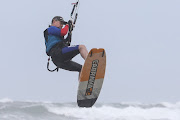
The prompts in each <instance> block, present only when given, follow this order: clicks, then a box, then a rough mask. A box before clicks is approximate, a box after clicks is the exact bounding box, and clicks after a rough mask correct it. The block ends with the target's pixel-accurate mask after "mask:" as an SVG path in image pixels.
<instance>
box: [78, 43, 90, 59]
mask: <svg viewBox="0 0 180 120" xmlns="http://www.w3.org/2000/svg"><path fill="white" fill-rule="evenodd" d="M79 52H80V54H81V56H82V58H83V59H84V60H85V59H86V58H87V56H88V51H87V49H86V46H85V45H79Z"/></svg>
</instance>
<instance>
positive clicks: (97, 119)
mask: <svg viewBox="0 0 180 120" xmlns="http://www.w3.org/2000/svg"><path fill="white" fill-rule="evenodd" d="M9 102H11V103H10V104H9ZM12 119H13V120H180V102H177V103H175V104H173V103H168V102H162V103H158V104H142V103H125V102H124V103H111V104H95V106H94V107H92V108H79V107H78V106H77V105H76V103H66V104H65V103H52V102H32V101H31V102H27V101H24V102H16V101H14V102H12V100H10V99H2V100H1V102H0V120H12Z"/></svg>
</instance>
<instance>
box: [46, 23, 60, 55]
mask: <svg viewBox="0 0 180 120" xmlns="http://www.w3.org/2000/svg"><path fill="white" fill-rule="evenodd" d="M44 38H45V45H46V53H47V55H48V54H49V52H50V50H51V48H52V47H53V46H55V45H56V44H57V43H59V42H63V39H62V37H61V29H60V28H57V27H55V26H50V27H49V28H47V29H46V30H45V31H44Z"/></svg>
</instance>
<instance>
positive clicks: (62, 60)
mask: <svg viewBox="0 0 180 120" xmlns="http://www.w3.org/2000/svg"><path fill="white" fill-rule="evenodd" d="M79 53H80V52H79V45H73V46H67V47H58V46H56V47H55V48H52V50H51V57H52V61H53V63H54V64H55V65H56V66H57V67H58V68H62V69H65V70H69V71H78V72H80V71H81V69H82V65H80V64H79V63H76V62H74V61H72V60H71V59H72V58H73V57H75V56H76V55H78V54H79Z"/></svg>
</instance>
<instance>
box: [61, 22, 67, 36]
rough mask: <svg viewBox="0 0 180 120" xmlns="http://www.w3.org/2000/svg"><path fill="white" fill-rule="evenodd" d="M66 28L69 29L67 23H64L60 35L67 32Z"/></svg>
mask: <svg viewBox="0 0 180 120" xmlns="http://www.w3.org/2000/svg"><path fill="white" fill-rule="evenodd" d="M68 29H69V25H68V24H66V26H65V27H64V28H62V29H61V36H65V35H66V34H67V32H68Z"/></svg>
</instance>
